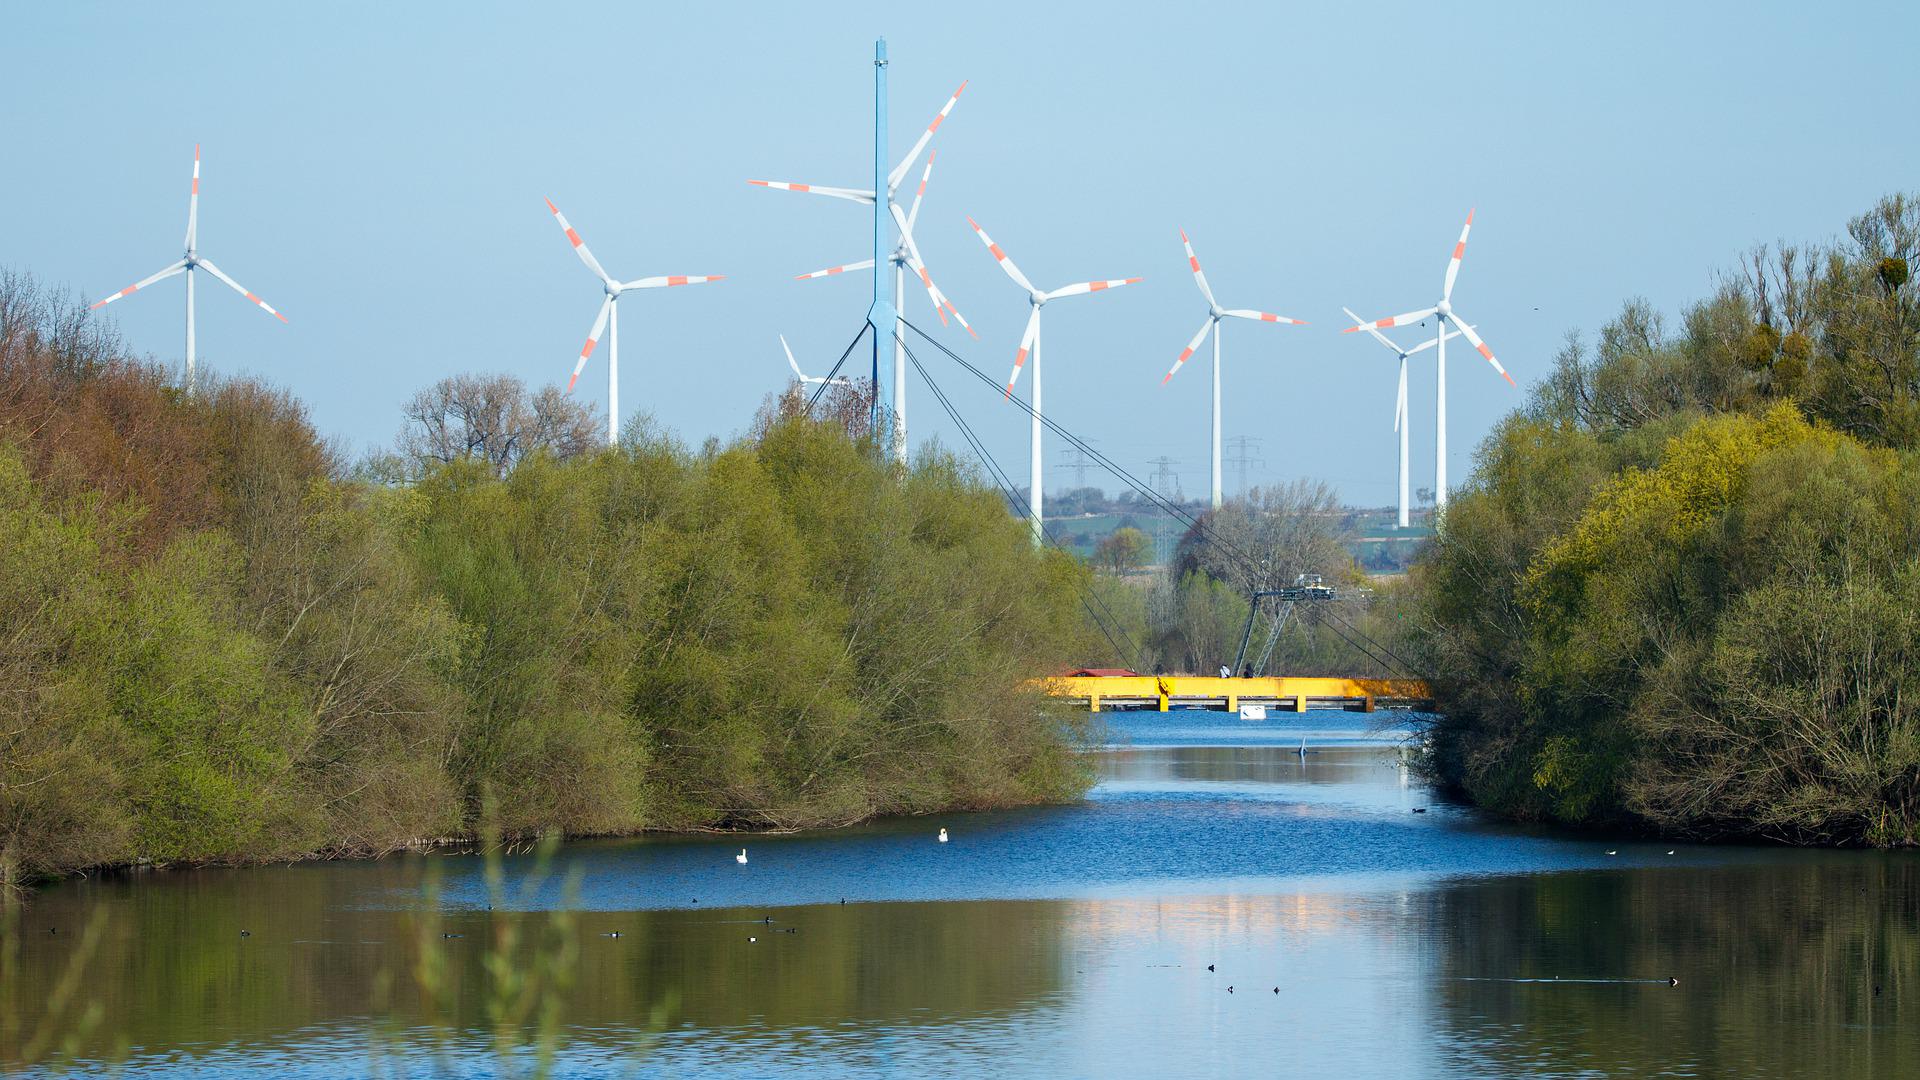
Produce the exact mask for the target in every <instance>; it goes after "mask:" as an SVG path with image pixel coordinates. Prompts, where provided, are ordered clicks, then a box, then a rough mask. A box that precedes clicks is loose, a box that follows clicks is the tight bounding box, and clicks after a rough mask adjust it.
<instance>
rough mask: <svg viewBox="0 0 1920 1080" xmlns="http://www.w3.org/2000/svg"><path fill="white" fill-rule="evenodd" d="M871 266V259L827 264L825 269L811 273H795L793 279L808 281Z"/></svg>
mask: <svg viewBox="0 0 1920 1080" xmlns="http://www.w3.org/2000/svg"><path fill="white" fill-rule="evenodd" d="M872 266H873V260H872V259H862V260H860V261H859V262H857V263H848V264H846V265H845V266H829V267H827V268H826V269H825V270H815V271H814V272H813V273H811V274H795V275H794V278H793V280H795V281H808V280H810V279H812V278H823V277H832V276H833V275H835V274H844V273H846V272H847V271H849V270H867V269H871V268H872Z"/></svg>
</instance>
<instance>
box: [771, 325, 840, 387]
mask: <svg viewBox="0 0 1920 1080" xmlns="http://www.w3.org/2000/svg"><path fill="white" fill-rule="evenodd" d="M780 347H781V348H782V349H785V350H786V353H787V366H788V367H790V368H792V369H793V376H794V378H796V379H799V380H800V385H801V386H819V385H820V384H821V383H825V384H827V385H828V386H847V385H850V384H849V382H848V380H847V379H846V377H844V376H839V377H835V378H831V379H829V378H827V377H826V376H824V375H809V374H807V373H806V372H804V371H801V370H800V364H799V362H798V361H796V360H795V359H794V358H793V349H792V348H790V347H789V346H788V345H787V335H785V334H781V335H780Z"/></svg>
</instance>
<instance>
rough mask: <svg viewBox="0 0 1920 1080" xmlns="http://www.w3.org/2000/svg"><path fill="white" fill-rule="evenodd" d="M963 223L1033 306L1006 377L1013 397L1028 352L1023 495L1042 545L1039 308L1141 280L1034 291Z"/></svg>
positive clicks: (987, 238)
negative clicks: (1027, 479) (1029, 458)
mask: <svg viewBox="0 0 1920 1080" xmlns="http://www.w3.org/2000/svg"><path fill="white" fill-rule="evenodd" d="M967 224H969V225H971V226H973V231H974V232H975V233H978V234H979V236H980V242H981V243H983V244H985V245H987V250H988V251H990V252H992V253H993V257H994V260H995V261H996V262H998V263H999V264H1000V269H1002V270H1005V271H1006V272H1007V276H1008V277H1010V278H1012V279H1013V283H1014V284H1015V285H1018V286H1020V287H1021V288H1023V289H1025V290H1027V302H1028V303H1030V304H1032V305H1033V313H1032V314H1031V315H1028V316H1027V329H1026V331H1025V332H1024V333H1022V334H1021V335H1020V351H1019V352H1017V353H1015V354H1014V356H1013V373H1012V374H1011V375H1008V376H1007V397H1009V398H1011V397H1013V384H1014V383H1016V382H1018V381H1020V369H1021V368H1022V367H1024V366H1026V363H1027V355H1028V354H1029V353H1031V354H1032V355H1033V445H1032V447H1031V451H1032V454H1033V471H1032V473H1031V487H1029V489H1028V494H1027V516H1028V517H1029V518H1030V519H1031V520H1032V522H1033V542H1034V543H1036V544H1041V543H1045V542H1046V526H1045V524H1044V521H1045V519H1044V517H1043V516H1042V513H1041V505H1040V473H1041V465H1042V464H1043V462H1044V459H1042V458H1041V456H1040V415H1041V413H1040V309H1041V308H1042V307H1045V306H1046V303H1047V301H1049V300H1058V299H1060V298H1061V297H1063V296H1079V295H1080V294H1081V293H1091V292H1100V291H1102V290H1104V289H1117V288H1119V287H1120V286H1122V285H1132V284H1135V283H1136V282H1138V281H1140V280H1141V279H1140V278H1137V277H1130V278H1122V279H1121V280H1118V281H1082V282H1080V283H1078V284H1076V285H1067V286H1064V287H1062V288H1058V289H1055V290H1053V291H1052V292H1042V291H1040V290H1039V289H1036V288H1034V286H1033V282H1031V281H1028V280H1027V275H1025V274H1023V273H1021V272H1020V268H1019V267H1018V266H1015V265H1014V262H1013V260H1012V259H1009V258H1007V253H1006V252H1004V251H1002V250H1000V245H999V244H996V243H994V242H993V238H992V237H990V236H988V235H987V231H986V230H985V229H982V228H981V227H980V223H979V222H977V221H975V220H973V218H972V217H968V218H967Z"/></svg>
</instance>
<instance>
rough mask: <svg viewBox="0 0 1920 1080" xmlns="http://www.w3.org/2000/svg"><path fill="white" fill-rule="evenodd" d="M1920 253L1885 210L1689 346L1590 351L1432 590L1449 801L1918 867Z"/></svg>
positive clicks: (1495, 482) (1478, 504)
mask: <svg viewBox="0 0 1920 1080" xmlns="http://www.w3.org/2000/svg"><path fill="white" fill-rule="evenodd" d="M1916 237H1920V202H1917V201H1916V200H1914V199H1911V198H1906V197H1901V196H1894V197H1889V198H1887V199H1884V200H1882V201H1881V202H1880V203H1879V204H1878V205H1877V206H1875V207H1874V208H1873V209H1872V210H1870V211H1869V212H1867V213H1865V214H1863V215H1861V216H1859V217H1857V218H1855V219H1854V220H1853V221H1852V222H1850V223H1849V225H1848V229H1847V238H1846V239H1845V240H1842V241H1840V242H1839V243H1836V244H1833V245H1831V246H1828V247H1823V248H1821V249H1818V250H1799V251H1785V252H1780V253H1777V254H1778V256H1779V260H1780V261H1778V262H1775V261H1774V260H1773V257H1772V256H1770V255H1768V254H1767V253H1766V252H1765V251H1761V252H1758V253H1756V254H1754V256H1753V257H1752V260H1751V263H1750V265H1749V267H1748V269H1747V271H1745V272H1742V273H1740V274H1736V275H1733V276H1731V277H1729V278H1727V279H1726V280H1725V281H1724V282H1723V284H1722V285H1721V286H1720V288H1719V289H1718V290H1717V291H1716V292H1715V293H1714V294H1713V295H1712V296H1711V297H1709V298H1707V299H1705V300H1702V301H1700V302H1698V303H1696V304H1693V305H1691V306H1690V307H1688V308H1687V309H1686V310H1685V312H1684V317H1683V318H1682V319H1681V320H1679V323H1678V329H1676V330H1674V331H1672V332H1669V331H1667V330H1666V329H1665V327H1664V325H1663V322H1662V320H1661V317H1660V315H1659V313H1657V312H1654V311H1652V310H1650V309H1649V308H1648V307H1647V306H1646V305H1645V304H1644V303H1643V302H1639V301H1633V302H1629V303H1628V304H1626V305H1625V306H1624V307H1623V309H1622V310H1621V312H1620V314H1619V316H1618V317H1617V318H1615V319H1614V320H1613V321H1611V322H1610V323H1608V324H1607V325H1606V326H1605V327H1604V328H1603V329H1602V331H1601V333H1600V335H1599V344H1598V346H1597V347H1595V348H1591V349H1590V348H1588V347H1587V346H1586V345H1585V344H1584V343H1582V342H1581V341H1579V340H1578V339H1577V338H1576V339H1572V340H1570V342H1569V344H1568V345H1567V347H1566V348H1565V349H1564V350H1563V351H1562V352H1561V354H1560V355H1559V356H1558V357H1557V358H1556V363H1555V368H1554V370H1553V372H1552V373H1551V374H1550V375H1549V376H1548V377H1547V378H1546V379H1545V380H1543V381H1542V382H1541V383H1540V384H1539V385H1538V386H1536V387H1535V388H1534V389H1533V391H1532V393H1531V395H1530V398H1529V401H1528V403H1527V404H1526V406H1525V407H1524V408H1522V409H1520V410H1517V411H1516V412H1514V413H1513V414H1512V415H1510V416H1509V417H1508V418H1507V419H1506V420H1504V421H1503V422H1502V423H1501V424H1500V426H1499V427H1498V428H1496V429H1495V431H1494V432H1493V434H1492V435H1491V436H1490V437H1489V438H1488V439H1487V440H1486V442H1485V443H1484V444H1482V446H1481V449H1480V452H1479V455H1478V459H1477V462H1476V466H1475V471H1474V473H1473V476H1472V478H1471V479H1470V480H1469V482H1468V483H1467V485H1466V486H1465V488H1464V489H1462V490H1461V491H1460V492H1459V493H1458V495H1457V497H1456V498H1454V500H1453V501H1452V502H1451V503H1450V504H1449V505H1448V507H1447V512H1446V518H1445V525H1444V527H1443V528H1442V529H1441V530H1440V532H1439V534H1438V536H1437V537H1436V538H1435V539H1434V541H1433V543H1432V545H1431V546H1430V548H1429V549H1428V552H1427V554H1426V555H1425V556H1424V557H1423V559H1422V560H1421V563H1420V565H1419V566H1418V567H1417V569H1416V571H1415V574H1414V583H1415V590H1414V591H1415V594H1416V596H1417V597H1418V604H1419V609H1420V610H1419V618H1418V619H1417V620H1415V621H1414V622H1413V623H1412V624H1410V625H1412V626H1413V630H1412V633H1411V637H1412V638H1413V640H1412V642H1411V643H1410V651H1413V652H1414V653H1416V654H1417V655H1418V657H1419V663H1418V665H1417V666H1418V667H1419V668H1420V669H1421V670H1423V671H1427V672H1432V673H1433V677H1432V679H1431V683H1432V686H1433V691H1434V695H1435V698H1436V700H1437V702H1438V708H1439V711H1440V713H1441V714H1442V718H1441V719H1440V720H1438V721H1437V722H1436V723H1435V724H1434V725H1433V726H1432V728H1431V731H1430V742H1429V745H1430V748H1431V755H1430V757H1429V758H1428V764H1429V766H1430V767H1431V769H1432V771H1433V775H1434V776H1435V777H1436V778H1437V779H1439V780H1440V781H1441V782H1443V783H1445V784H1446V785H1448V786H1450V787H1452V788H1455V789H1457V790H1459V791H1461V792H1464V793H1465V794H1467V795H1468V796H1469V797H1471V798H1472V799H1473V800H1474V801H1476V802H1477V803H1479V804H1480V805H1482V806H1485V807H1487V808H1489V809H1491V810H1495V811H1497V812H1500V813H1503V814H1507V815H1509V816H1512V817H1515V818H1520V819H1523V820H1541V821H1556V822H1564V823H1569V824H1584V825H1595V824H1598V825H1606V826H1614V825H1621V824H1629V823H1630V824H1633V825H1635V826H1636V827H1639V828H1645V829H1650V830H1654V831H1657V832H1658V833H1660V834H1661V835H1666V836H1674V837H1690V838H1717V837H1725V838H1731V837H1761V838H1766V839H1768V840H1772V841H1776V842H1783V843H1790V844H1803V845H1820V846H1825V845H1848V846H1873V847H1911V846H1914V845H1916V844H1920V564H1916V562H1915V560H1914V554H1913V553H1914V551H1915V550H1916V549H1920V457H1916V455H1917V454H1920V424H1916V423H1915V419H1916V416H1920V414H1916V413H1915V412H1914V410H1913V408H1912V402H1913V401H1914V400H1916V398H1915V393H1916V391H1920V337H1916V336H1915V335H1914V334H1913V332H1912V329H1911V327H1912V326H1913V325H1914V322H1913V320H1914V311H1915V303H1916V300H1915V297H1916V294H1915V292H1914V288H1915V286H1914V285H1913V284H1912V283H1911V282H1910V281H1909V279H1908V268H1907V263H1906V256H1907V254H1908V253H1909V252H1911V251H1913V250H1914V242H1915V238H1916ZM1796 260H1803V261H1796ZM1796 267H1798V269H1795V268H1796ZM1782 275H1785V276H1782Z"/></svg>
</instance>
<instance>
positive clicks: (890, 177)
mask: <svg viewBox="0 0 1920 1080" xmlns="http://www.w3.org/2000/svg"><path fill="white" fill-rule="evenodd" d="M966 88H967V84H966V83H965V82H962V83H961V84H960V89H958V90H955V91H954V92H953V96H952V97H949V98H948V99H947V103H946V104H945V105H943V106H941V108H940V111H939V113H937V114H936V115H935V116H934V118H933V122H932V123H930V124H928V125H927V129H926V130H925V131H923V132H921V133H920V138H919V139H918V140H917V141H916V142H914V144H913V148H912V149H910V150H908V151H907V156H905V157H903V158H901V159H900V163H899V164H898V165H895V166H894V167H893V171H892V172H890V173H888V174H887V212H888V213H889V214H890V215H891V216H892V217H893V221H894V224H895V225H897V226H899V229H900V242H899V243H897V244H895V245H894V248H893V252H892V254H891V255H889V256H888V257H887V262H888V264H889V265H891V266H892V267H893V310H894V312H895V313H896V315H897V314H898V313H900V312H901V311H902V310H903V307H902V305H903V304H904V302H905V300H906V271H908V270H912V271H913V273H914V276H916V277H918V278H919V279H920V284H921V285H922V286H924V287H925V288H926V290H927V299H928V300H929V301H930V302H932V304H933V312H934V314H935V315H938V316H939V317H940V325H942V326H945V325H947V314H948V313H949V312H951V313H952V314H953V317H954V318H955V319H956V320H958V321H959V323H960V325H961V326H963V327H966V330H967V333H969V334H973V336H974V337H975V338H978V337H979V336H980V335H979V334H974V332H973V327H972V326H971V325H969V324H968V323H967V320H966V319H965V318H964V317H962V316H961V314H960V311H959V309H958V308H956V307H954V306H953V301H951V300H949V299H947V296H946V294H945V293H943V292H941V291H940V288H939V286H937V285H935V284H934V283H933V277H932V276H931V275H930V274H928V273H927V264H926V261H925V260H924V259H922V258H921V257H920V248H919V245H917V244H915V243H914V240H913V226H914V225H915V224H916V223H917V222H918V220H919V217H920V200H921V199H923V198H925V196H926V194H927V181H928V179H930V178H931V177H932V176H933V159H934V156H935V154H937V153H938V151H934V152H933V153H929V154H928V155H927V167H926V169H925V171H923V172H922V173H921V174H920V186H919V187H918V188H917V189H916V190H915V191H914V194H913V203H912V204H911V206H910V207H909V208H908V209H906V210H902V209H901V208H900V203H899V201H898V200H897V199H895V198H894V196H895V195H896V194H897V193H898V192H899V190H900V181H902V180H904V179H905V178H906V175H907V170H909V169H911V168H913V163H914V162H915V161H916V160H918V159H919V157H920V151H922V150H925V149H926V148H927V143H928V142H930V141H932V139H933V133H934V132H936V131H938V130H940V124H941V123H942V122H943V121H945V120H946V118H947V114H948V113H951V112H952V111H953V106H954V105H955V103H957V102H958V101H959V100H960V95H961V93H962V92H963V91H965V90H966ZM876 171H878V170H876ZM747 183H749V184H752V185H754V186H755V187H764V188H775V189H778V190H780V191H801V192H806V193H808V194H812V195H825V196H827V197H828V198H833V199H845V200H847V201H848V202H855V203H860V204H861V205H863V206H872V205H873V204H874V194H873V192H872V190H870V189H866V188H842V187H822V186H820V185H819V184H794V183H788V182H786V181H783V180H749V181H747ZM873 266H874V261H873V260H872V259H862V260H860V261H859V262H854V263H845V264H843V265H840V266H829V267H827V268H826V269H825V270H815V271H812V272H811V273H806V274H798V275H796V276H795V277H796V280H799V281H810V280H813V279H815V278H824V277H835V276H837V275H840V274H844V273H846V272H847V271H849V270H870V269H873ZM893 333H894V342H893V405H892V408H893V452H894V456H895V457H897V458H899V459H900V460H902V461H905V460H906V456H907V390H906V386H907V353H906V346H905V344H904V343H903V342H902V341H901V340H900V339H901V335H902V334H903V333H904V328H903V327H901V326H900V325H899V323H898V321H896V322H895V324H894V328H893Z"/></svg>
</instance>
